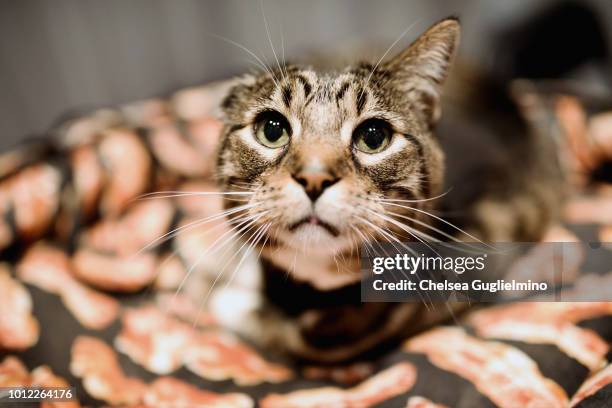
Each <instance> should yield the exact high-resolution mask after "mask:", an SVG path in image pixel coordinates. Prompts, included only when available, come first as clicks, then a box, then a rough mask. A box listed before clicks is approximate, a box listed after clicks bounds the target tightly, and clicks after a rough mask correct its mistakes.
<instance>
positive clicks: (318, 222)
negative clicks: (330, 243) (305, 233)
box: [288, 215, 340, 237]
mask: <svg viewBox="0 0 612 408" xmlns="http://www.w3.org/2000/svg"><path fill="white" fill-rule="evenodd" d="M304 225H314V226H319V227H321V228H323V229H324V230H326V231H327V232H329V233H330V234H331V235H332V236H334V237H337V236H338V235H340V231H338V229H337V228H336V227H334V226H333V225H330V224H329V223H327V222H325V221H323V220H322V219H320V218H319V217H317V216H314V215H309V216H307V217H304V218H302V219H301V220H299V221H297V222H294V223H293V224H291V225H290V226H289V228H288V229H289V231H291V232H293V231H295V230H297V229H298V228H300V227H302V226H304Z"/></svg>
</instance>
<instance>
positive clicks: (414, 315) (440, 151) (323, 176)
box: [216, 18, 561, 362]
mask: <svg viewBox="0 0 612 408" xmlns="http://www.w3.org/2000/svg"><path fill="white" fill-rule="evenodd" d="M459 37H460V23H459V21H458V19H456V18H447V19H445V20H442V21H440V22H438V23H437V24H435V25H433V26H432V27H431V28H429V29H428V30H427V31H426V32H425V33H423V34H422V35H421V36H420V37H419V38H418V39H417V40H416V41H415V42H414V43H412V44H411V45H410V46H409V47H408V48H407V49H405V50H404V51H402V52H400V53H399V54H398V55H396V56H395V57H393V58H391V59H389V60H388V61H382V62H379V63H378V64H370V63H360V64H357V65H355V66H351V67H348V68H346V69H344V70H340V71H331V72H330V71H318V70H315V69H313V68H310V67H301V66H295V65H286V66H281V65H280V64H279V66H278V69H276V70H273V71H267V72H265V73H263V74H260V75H246V76H244V77H241V78H240V79H239V80H237V83H236V84H234V86H233V87H232V88H231V90H230V91H229V93H228V94H227V96H226V97H225V99H224V100H223V102H222V105H221V108H222V114H223V121H224V130H223V133H222V137H221V143H220V147H219V149H218V155H217V163H216V176H217V182H218V184H219V186H220V188H221V189H222V190H223V191H230V192H244V193H245V196H244V197H246V198H244V200H242V201H240V200H229V199H228V200H225V207H226V209H236V211H235V212H233V213H232V215H231V216H230V219H231V220H230V222H231V223H232V224H233V225H234V226H235V227H237V228H238V231H240V232H241V233H242V234H243V242H245V243H247V244H249V245H251V246H253V247H255V248H258V249H259V251H260V252H261V254H260V260H259V267H260V268H259V271H258V272H257V273H260V274H261V287H260V290H261V295H262V297H261V299H260V300H259V301H257V302H255V303H254V304H256V307H255V308H254V309H253V310H251V311H249V313H247V314H245V316H243V317H242V318H241V319H234V321H233V324H230V325H231V326H233V328H234V329H236V330H238V331H240V332H242V333H243V334H245V335H246V336H247V337H249V338H251V339H254V340H255V341H256V342H259V343H261V344H262V345H263V346H264V347H270V348H274V349H277V350H279V349H282V350H285V351H287V352H289V353H290V354H292V355H294V356H297V357H299V358H304V359H308V360H316V361H323V362H337V361H341V360H346V359H350V358H354V357H356V356H359V355H362V354H363V353H367V352H370V351H372V350H376V349H377V348H380V347H383V346H384V345H385V344H387V343H388V342H390V341H394V340H397V339H400V338H401V337H402V336H405V335H407V334H408V333H410V332H414V331H417V330H422V329H423V328H424V327H426V326H427V325H428V324H431V323H433V322H435V321H439V320H440V319H442V318H444V317H446V316H448V315H449V313H451V312H452V308H453V307H454V306H449V307H450V309H449V310H450V311H449V310H447V309H446V308H445V307H441V308H438V309H437V310H433V311H432V310H427V309H425V308H424V307H423V306H422V305H419V304H416V303H404V304H401V303H400V304H396V303H362V302H361V300H360V288H359V283H360V278H361V275H360V270H359V255H358V252H359V248H360V247H361V246H362V245H367V244H368V243H372V242H373V241H376V240H378V241H392V240H396V241H397V240H400V241H416V240H422V239H426V237H427V236H428V233H429V232H431V231H430V230H429V229H428V228H427V226H428V225H430V226H433V225H437V224H438V220H439V217H437V216H434V215H432V211H434V210H440V209H443V210H444V211H446V212H447V213H448V214H451V215H452V214H453V211H454V210H457V209H459V210H461V211H460V213H461V214H463V215H462V216H461V217H458V218H456V219H453V223H454V224H453V225H455V226H456V225H460V228H465V231H466V232H464V233H458V231H460V228H459V227H455V226H454V227H451V228H450V230H449V232H450V233H453V234H456V235H458V236H461V238H462V239H472V238H474V239H483V240H488V241H512V240H523V241H537V240H538V239H539V238H540V237H541V236H542V234H543V232H544V231H545V229H546V226H547V225H548V224H549V223H550V221H551V220H552V219H554V217H555V214H556V212H557V203H558V201H559V192H560V191H561V189H560V188H558V189H556V187H558V185H557V184H555V183H554V182H553V181H552V180H556V179H557V178H556V174H557V172H558V166H556V164H555V163H554V159H550V160H549V161H551V163H548V162H547V160H546V159H542V158H541V157H540V154H542V152H545V151H548V150H547V149H549V148H550V146H548V145H549V144H550V143H549V141H546V140H545V138H542V137H541V135H534V134H533V133H537V131H538V129H537V128H536V126H533V124H530V123H528V121H526V120H525V118H523V117H521V115H520V113H519V112H518V110H517V108H516V104H514V103H513V102H511V101H510V102H508V101H506V99H508V97H507V96H506V95H501V94H500V95H496V99H495V100H496V101H497V100H501V101H505V102H503V108H502V107H500V106H496V105H493V104H491V103H490V102H491V100H487V98H486V97H483V95H489V96H490V95H491V93H486V92H478V90H479V89H481V88H482V89H485V88H486V87H483V86H482V83H479V82H478V81H477V80H475V81H474V82H473V83H472V82H470V81H471V79H470V78H468V77H467V76H465V77H463V78H461V77H460V76H458V78H459V79H458V81H457V82H458V86H455V87H454V89H455V96H456V97H455V98H454V101H453V102H454V106H451V107H450V109H449V112H451V115H450V116H451V117H455V122H450V123H444V121H442V122H440V118H441V112H442V105H443V103H442V89H443V85H444V83H445V80H446V79H447V77H448V76H449V72H450V69H451V66H452V64H453V60H454V58H455V54H456V53H457V49H458V45H459ZM472 79H473V78H472ZM472 85H473V86H474V87H476V88H472ZM478 87H481V88H478ZM491 89H493V88H491ZM451 99H452V98H451ZM506 102H508V103H506ZM445 108H446V105H445ZM491 111H495V112H496V114H495V115H492V116H491V115H489V113H490V112H491ZM479 115H482V116H479ZM442 117H444V116H442ZM457 118H459V119H457ZM453 123H455V124H458V125H457V127H456V128H454V127H453ZM500 123H503V125H502V126H499V124H500ZM438 129H442V130H443V133H444V134H443V135H439V134H437V133H438V132H437V130H438ZM471 130H476V131H475V132H474V133H472V132H471ZM453 133H459V134H458V135H453ZM483 133H484V134H487V135H489V134H493V136H492V137H485V138H483V137H479V136H482V134H483ZM508 133H511V134H510V135H509V136H508V135H507V134H508ZM512 133H515V134H514V135H512ZM485 139H486V140H485ZM543 140H544V141H543ZM534 141H537V143H536V142H534ZM544 144H545V145H546V146H543V145H544ZM530 149H536V150H537V151H536V150H532V151H530ZM525 150H527V153H525ZM480 152H482V156H480V157H478V156H479V155H480V154H481V153H480ZM543 157H546V156H543ZM475 158H476V159H484V160H480V161H478V163H476V164H474V163H467V164H466V163H463V162H466V161H474V160H473V159H475ZM447 163H450V164H452V167H451V168H448V167H447V168H445V166H446V164H447ZM458 167H463V170H457V171H456V168H458ZM445 175H446V176H445ZM449 179H450V180H451V181H452V182H451V184H452V186H453V190H452V192H449V191H448V190H447V187H448V186H449V181H448V180H449ZM455 185H464V187H465V186H467V189H466V188H463V189H462V188H455ZM472 186H476V188H474V187H472ZM466 190H467V192H466ZM477 190H478V191H477ZM239 206H242V207H239ZM241 208H242V209H241ZM449 225H450V223H441V225H440V228H442V227H449ZM469 237H471V238H469Z"/></svg>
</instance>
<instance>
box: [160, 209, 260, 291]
mask: <svg viewBox="0 0 612 408" xmlns="http://www.w3.org/2000/svg"><path fill="white" fill-rule="evenodd" d="M266 213H267V212H266V211H264V212H260V213H257V214H253V215H251V216H249V217H247V218H246V219H244V220H242V221H241V222H240V223H238V224H237V225H235V226H233V227H232V228H231V229H229V230H228V231H226V232H224V233H223V234H222V235H221V236H219V237H218V238H217V239H216V240H215V241H214V242H213V243H212V244H211V246H210V247H208V248H207V249H206V250H204V251H203V252H202V254H200V256H198V258H197V259H196V261H195V262H194V263H193V264H192V265H191V266H190V267H189V269H188V270H187V272H186V273H185V276H184V277H183V279H182V280H181V283H180V284H179V286H178V288H177V289H176V291H175V292H174V296H173V298H172V300H173V301H174V300H175V299H176V296H178V294H179V293H180V292H181V290H182V288H183V286H184V285H185V283H186V282H187V279H188V278H189V276H190V275H191V273H192V272H193V270H194V269H195V268H196V266H197V265H198V264H199V263H200V262H201V261H202V259H203V258H204V255H206V254H208V253H210V252H212V250H213V249H214V250H216V246H217V245H218V243H219V241H220V240H221V239H223V238H225V237H226V236H227V235H228V234H230V233H232V232H234V233H233V235H231V236H230V237H228V238H225V240H224V241H223V244H222V245H221V246H224V245H226V244H227V243H228V242H231V240H232V239H233V238H235V237H236V236H238V235H239V234H241V232H242V231H243V230H244V229H246V228H248V227H251V226H253V225H254V224H255V223H256V222H257V220H259V219H260V218H261V217H263V216H264V215H265V214H266ZM245 224H246V225H245ZM236 230H238V231H236Z"/></svg>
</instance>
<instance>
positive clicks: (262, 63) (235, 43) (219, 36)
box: [211, 34, 279, 87]
mask: <svg viewBox="0 0 612 408" xmlns="http://www.w3.org/2000/svg"><path fill="white" fill-rule="evenodd" d="M211 35H212V36H213V37H215V38H218V39H219V40H222V41H225V42H227V43H229V44H231V45H233V46H235V47H238V48H240V49H241V50H242V51H244V52H246V53H248V54H249V55H250V56H252V57H253V58H255V59H256V60H257V62H258V63H259V64H260V66H261V68H263V70H264V71H265V72H267V73H268V74H269V75H270V77H271V79H272V81H273V82H274V84H275V85H276V87H279V83H278V80H277V78H276V76H275V75H274V72H273V71H272V69H271V68H270V67H269V66H268V65H267V64H266V63H264V62H263V60H262V59H261V58H259V57H258V56H257V54H255V53H254V52H253V51H251V50H249V49H248V48H247V47H245V46H244V45H242V44H240V43H238V42H236V41H234V40H230V39H229V38H226V37H223V36H221V35H217V34H211Z"/></svg>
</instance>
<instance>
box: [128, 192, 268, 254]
mask: <svg viewBox="0 0 612 408" xmlns="http://www.w3.org/2000/svg"><path fill="white" fill-rule="evenodd" d="M258 205H260V204H259V203H253V204H245V205H241V206H237V207H234V208H231V209H228V210H224V211H222V212H220V213H217V214H213V215H210V216H208V217H204V218H201V219H198V220H195V221H192V222H189V223H188V224H185V225H182V226H180V227H177V228H175V229H173V230H171V231H169V232H167V233H165V234H163V235H161V236H160V237H158V238H156V239H154V240H153V241H151V242H149V243H148V244H147V245H145V246H144V247H142V248H140V249H139V250H138V252H136V254H135V255H139V254H141V253H142V252H144V251H146V250H148V249H150V248H152V247H154V246H156V245H159V244H163V243H164V242H166V241H168V240H170V239H172V238H174V237H175V236H176V235H177V234H179V233H180V232H183V231H185V230H189V229H192V228H196V227H198V226H201V225H204V224H206V223H209V222H212V221H216V220H219V219H221V218H224V217H227V216H228V215H232V214H235V213H237V212H240V211H246V210H249V209H251V208H254V207H256V206H258Z"/></svg>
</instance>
